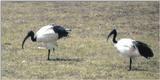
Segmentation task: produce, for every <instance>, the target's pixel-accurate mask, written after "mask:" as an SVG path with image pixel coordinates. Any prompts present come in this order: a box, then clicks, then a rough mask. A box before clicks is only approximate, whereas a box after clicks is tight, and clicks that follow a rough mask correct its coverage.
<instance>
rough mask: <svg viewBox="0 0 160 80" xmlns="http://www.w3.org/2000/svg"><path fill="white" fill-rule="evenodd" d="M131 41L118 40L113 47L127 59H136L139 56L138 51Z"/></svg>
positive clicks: (125, 39)
mask: <svg viewBox="0 0 160 80" xmlns="http://www.w3.org/2000/svg"><path fill="white" fill-rule="evenodd" d="M133 41H134V40H132V39H127V38H123V39H120V40H119V41H118V42H117V43H116V44H114V46H115V47H116V48H117V50H118V51H119V52H120V54H122V55H126V56H129V57H136V56H139V52H138V49H137V48H136V46H135V47H133V46H134V44H133Z"/></svg>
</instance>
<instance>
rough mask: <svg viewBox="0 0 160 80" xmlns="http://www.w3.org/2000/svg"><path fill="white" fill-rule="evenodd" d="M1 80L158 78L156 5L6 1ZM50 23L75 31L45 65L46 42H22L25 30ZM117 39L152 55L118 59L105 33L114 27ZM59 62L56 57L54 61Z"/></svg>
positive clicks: (157, 16) (157, 9) (152, 3)
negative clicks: (130, 41)
mask: <svg viewBox="0 0 160 80" xmlns="http://www.w3.org/2000/svg"><path fill="white" fill-rule="evenodd" d="M1 11H2V12H1V13H2V24H1V25H2V27H1V34H2V43H1V47H2V54H1V56H2V57H1V59H2V61H1V65H2V70H1V73H2V79H3V80H6V79H10V80H13V79H57V80H59V79H62V80H65V79H66V80H80V79H118V78H121V79H158V78H159V57H160V55H159V38H158V37H159V31H158V30H159V24H158V23H159V4H158V2H2V10H1ZM50 23H56V24H60V25H64V26H66V27H68V28H71V29H72V32H71V33H70V35H71V37H70V38H63V39H61V40H59V41H58V45H59V46H58V48H57V49H56V51H55V52H54V53H53V52H52V53H51V58H52V59H53V61H47V60H46V59H47V50H43V49H38V48H37V47H38V46H41V45H43V43H40V44H39V43H33V42H31V41H29V40H28V41H27V42H26V44H25V49H21V43H22V40H23V38H24V36H25V35H26V33H27V31H29V30H33V31H37V30H38V29H39V28H41V27H42V26H45V25H47V24H50ZM114 26H115V27H116V29H117V30H118V38H123V37H129V38H133V39H136V40H140V41H143V42H145V43H148V44H149V45H150V47H151V48H152V49H153V52H154V55H155V56H154V57H153V58H151V59H149V60H147V59H145V58H143V57H138V58H136V59H134V60H133V69H134V70H133V71H127V69H128V64H129V59H128V58H126V57H123V56H120V55H119V54H118V52H117V51H116V49H115V48H114V47H113V45H112V43H111V41H108V42H106V35H107V34H108V33H109V32H110V31H111V30H112V29H113V28H114ZM56 58H57V59H56Z"/></svg>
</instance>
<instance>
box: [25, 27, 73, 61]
mask: <svg viewBox="0 0 160 80" xmlns="http://www.w3.org/2000/svg"><path fill="white" fill-rule="evenodd" d="M70 31H71V29H68V28H64V27H62V26H59V25H55V24H49V25H46V26H44V27H42V28H40V29H39V30H38V31H37V32H36V33H35V34H34V32H33V31H32V30H31V31H29V32H28V34H27V35H26V37H25V38H24V40H23V42H22V49H23V48H24V47H23V46H24V43H25V41H26V40H27V39H28V38H29V37H31V40H32V41H33V42H44V43H45V44H46V48H47V49H48V60H50V50H53V51H54V50H55V48H56V47H57V40H58V39H61V38H63V37H67V36H68V33H69V32H70Z"/></svg>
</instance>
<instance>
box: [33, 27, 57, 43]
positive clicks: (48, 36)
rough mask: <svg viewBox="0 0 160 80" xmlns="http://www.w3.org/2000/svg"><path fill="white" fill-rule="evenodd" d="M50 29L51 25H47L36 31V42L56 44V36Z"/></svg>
mask: <svg viewBox="0 0 160 80" xmlns="http://www.w3.org/2000/svg"><path fill="white" fill-rule="evenodd" d="M52 27H53V26H52V25H47V26H44V27H42V28H41V29H40V30H38V31H37V33H36V34H35V37H37V41H43V42H56V41H57V39H58V34H56V33H55V32H54V30H53V28H52Z"/></svg>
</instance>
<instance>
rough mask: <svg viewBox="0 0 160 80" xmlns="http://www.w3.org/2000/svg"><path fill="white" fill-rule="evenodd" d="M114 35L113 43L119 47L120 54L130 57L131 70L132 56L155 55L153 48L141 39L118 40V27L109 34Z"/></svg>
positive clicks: (147, 56) (146, 56)
mask: <svg viewBox="0 0 160 80" xmlns="http://www.w3.org/2000/svg"><path fill="white" fill-rule="evenodd" d="M111 35H113V39H112V41H113V44H114V47H116V48H117V50H118V51H119V52H120V54H122V55H125V56H127V57H129V58H130V65H129V71H130V70H131V69H132V68H131V65H132V58H133V57H137V56H143V57H145V58H149V57H153V55H154V54H153V52H152V49H151V48H150V47H149V46H148V45H147V44H146V43H143V42H141V41H136V40H133V39H129V38H123V39H120V40H118V41H117V40H116V36H117V31H116V29H113V30H112V31H111V32H110V33H109V35H108V38H107V40H108V39H109V37H110V36H111Z"/></svg>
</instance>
